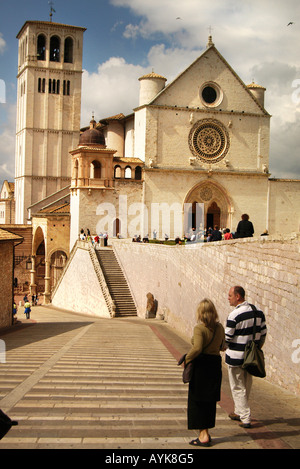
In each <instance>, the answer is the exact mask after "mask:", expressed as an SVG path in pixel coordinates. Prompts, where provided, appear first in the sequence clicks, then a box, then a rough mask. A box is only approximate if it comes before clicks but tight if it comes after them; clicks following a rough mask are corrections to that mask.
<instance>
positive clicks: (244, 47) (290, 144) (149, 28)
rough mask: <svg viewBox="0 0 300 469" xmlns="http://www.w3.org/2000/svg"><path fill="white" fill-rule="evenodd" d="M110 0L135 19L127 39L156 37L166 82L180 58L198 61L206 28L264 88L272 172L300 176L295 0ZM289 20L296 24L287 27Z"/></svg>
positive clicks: (152, 61)
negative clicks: (195, 53)
mask: <svg viewBox="0 0 300 469" xmlns="http://www.w3.org/2000/svg"><path fill="white" fill-rule="evenodd" d="M111 3H112V4H113V5H115V6H119V7H124V8H130V10H131V11H132V12H133V13H134V14H135V15H136V17H137V22H136V24H133V23H131V24H130V25H127V26H126V27H125V31H124V36H125V38H127V39H128V40H134V41H137V40H138V38H139V37H141V38H143V39H145V38H148V39H151V40H154V41H155V40H157V39H158V38H159V42H160V44H158V45H156V46H154V47H152V49H151V50H150V51H149V54H148V60H149V65H152V67H154V69H155V71H156V72H157V73H160V74H163V75H164V76H165V77H166V78H168V80H170V79H173V78H174V76H176V75H178V73H180V72H181V71H183V70H184V68H185V67H186V66H187V65H188V63H187V62H186V61H185V58H186V57H188V59H189V60H190V62H192V60H194V59H195V58H196V57H192V56H193V53H194V52H196V51H199V54H198V55H200V52H201V50H202V49H203V48H204V47H205V46H206V42H207V37H208V34H209V31H210V26H211V27H212V36H213V42H214V43H215V45H216V47H217V49H218V50H219V51H220V52H221V54H222V55H223V56H224V58H225V59H226V60H227V61H228V63H229V64H230V65H231V66H232V68H233V69H234V70H235V71H236V73H237V74H238V75H239V76H240V78H241V79H242V80H243V81H244V82H245V83H246V84H249V83H250V82H251V81H252V79H253V78H254V79H255V81H256V82H257V83H259V84H261V85H263V86H265V87H266V89H267V90H266V94H265V107H266V109H267V111H268V112H269V113H270V114H271V116H272V118H271V148H270V161H271V164H270V166H271V168H272V172H274V173H276V174H275V175H276V177H278V176H279V175H282V176H283V175H287V174H288V175H289V177H291V174H294V177H298V178H300V167H299V166H300V163H299V160H300V157H299V156H300V155H299V136H298V134H299V126H300V116H299V106H300V103H299V101H300V85H297V83H298V82H297V80H300V64H299V51H298V44H299V40H300V33H299V25H300V14H299V13H300V6H299V1H298V0H286V1H285V2H282V1H281V0H264V1H263V2H262V1H261V0H252V1H251V2H240V1H237V0H227V1H226V2H224V0H210V2H209V3H207V2H205V1H204V0H185V1H184V2H175V1H174V0H152V1H151V2H145V1H144V0H111ZM177 17H180V20H177V19H176V18H177ZM290 21H292V22H294V24H292V25H290V26H288V23H289V22H290ZM162 35H163V37H164V40H163V41H162V39H161V38H162ZM162 42H164V44H161V43H162ZM166 44H168V45H166ZM293 83H294V87H293ZM287 136H288V138H286V137H287ZM286 154H288V155H289V157H288V158H285V157H284V156H283V155H286Z"/></svg>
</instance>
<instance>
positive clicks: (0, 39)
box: [0, 33, 6, 54]
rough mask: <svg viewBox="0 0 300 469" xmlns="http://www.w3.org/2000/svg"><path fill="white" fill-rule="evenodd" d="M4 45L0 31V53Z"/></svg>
mask: <svg viewBox="0 0 300 469" xmlns="http://www.w3.org/2000/svg"><path fill="white" fill-rule="evenodd" d="M5 47H6V42H5V40H4V39H3V35H2V34H1V33H0V54H2V53H3V52H4V49H5Z"/></svg>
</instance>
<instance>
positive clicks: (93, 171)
mask: <svg viewBox="0 0 300 469" xmlns="http://www.w3.org/2000/svg"><path fill="white" fill-rule="evenodd" d="M90 178H91V179H100V178H101V163H100V162H99V161H97V160H94V161H92V163H91V167H90Z"/></svg>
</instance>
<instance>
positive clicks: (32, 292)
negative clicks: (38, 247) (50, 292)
mask: <svg viewBox="0 0 300 469" xmlns="http://www.w3.org/2000/svg"><path fill="white" fill-rule="evenodd" d="M31 263H32V265H31V271H30V295H36V293H37V291H36V289H37V288H36V283H35V280H36V270H35V256H31Z"/></svg>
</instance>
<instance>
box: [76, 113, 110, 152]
mask: <svg viewBox="0 0 300 469" xmlns="http://www.w3.org/2000/svg"><path fill="white" fill-rule="evenodd" d="M79 145H80V146H82V145H84V146H89V145H102V146H105V138H104V135H103V132H102V130H101V129H97V128H96V121H95V120H94V119H92V120H91V122H90V128H89V129H87V130H85V131H84V132H82V134H81V135H80V138H79Z"/></svg>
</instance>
